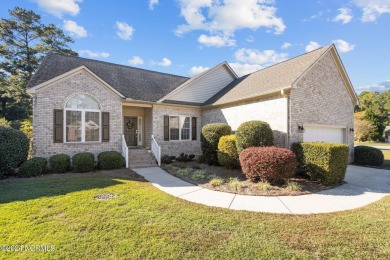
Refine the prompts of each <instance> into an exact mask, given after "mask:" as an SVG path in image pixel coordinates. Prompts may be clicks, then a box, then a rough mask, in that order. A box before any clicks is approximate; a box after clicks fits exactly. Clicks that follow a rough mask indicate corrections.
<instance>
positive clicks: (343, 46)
mask: <svg viewBox="0 0 390 260" xmlns="http://www.w3.org/2000/svg"><path fill="white" fill-rule="evenodd" d="M333 43H334V44H335V45H336V48H337V50H338V51H339V52H341V53H344V52H349V51H352V50H353V49H354V48H355V45H353V44H350V43H349V42H346V41H344V40H340V39H338V40H334V41H333Z"/></svg>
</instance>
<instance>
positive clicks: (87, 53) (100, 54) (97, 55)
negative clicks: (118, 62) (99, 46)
mask: <svg viewBox="0 0 390 260" xmlns="http://www.w3.org/2000/svg"><path fill="white" fill-rule="evenodd" d="M79 54H80V56H84V57H85V56H87V57H89V58H105V59H106V58H108V57H110V54H109V53H108V52H104V51H102V52H99V51H90V50H79Z"/></svg>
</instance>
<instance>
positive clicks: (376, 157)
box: [354, 146, 384, 166]
mask: <svg viewBox="0 0 390 260" xmlns="http://www.w3.org/2000/svg"><path fill="white" fill-rule="evenodd" d="M383 161H384V156H383V153H382V151H381V150H379V149H377V148H375V147H370V146H356V147H355V158H354V162H355V163H356V164H359V165H370V166H379V165H382V164H383Z"/></svg>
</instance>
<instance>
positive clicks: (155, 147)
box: [151, 135, 161, 166]
mask: <svg viewBox="0 0 390 260" xmlns="http://www.w3.org/2000/svg"><path fill="white" fill-rule="evenodd" d="M151 146H152V153H153V155H154V157H155V158H156V160H157V164H158V166H161V146H159V145H158V143H157V141H156V139H154V136H153V135H152V145H151Z"/></svg>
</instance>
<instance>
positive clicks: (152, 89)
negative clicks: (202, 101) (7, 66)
mask: <svg viewBox="0 0 390 260" xmlns="http://www.w3.org/2000/svg"><path fill="white" fill-rule="evenodd" d="M83 65H84V66H85V67H87V68H88V69H89V70H91V71H92V72H93V73H95V74H96V75H97V76H98V77H99V78H101V79H102V80H104V81H105V82H106V83H107V84H109V85H110V86H111V87H113V88H114V89H115V90H117V91H118V92H119V93H121V94H122V95H123V96H125V97H126V98H132V99H135V100H142V101H151V102H155V101H157V100H159V99H160V98H162V97H164V96H165V95H167V94H168V93H169V92H171V91H173V90H174V89H175V88H177V87H178V86H180V85H181V84H183V83H184V82H186V81H187V80H189V78H187V77H182V76H176V75H171V74H166V73H161V72H156V71H150V70H144V69H139V68H133V67H129V66H124V65H118V64H113V63H108V62H103V61H97V60H91V59H85V58H80V57H73V56H67V55H61V54H57V53H49V54H47V55H46V57H45V58H44V59H43V61H42V63H41V65H40V66H39V68H38V70H37V71H36V73H35V74H34V76H33V77H32V79H31V80H30V82H29V84H28V87H34V86H37V85H39V84H41V83H43V82H46V81H48V80H50V79H53V78H55V77H57V76H60V75H61V74H64V73H66V72H68V71H71V70H73V69H76V68H78V67H80V66H83Z"/></svg>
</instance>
